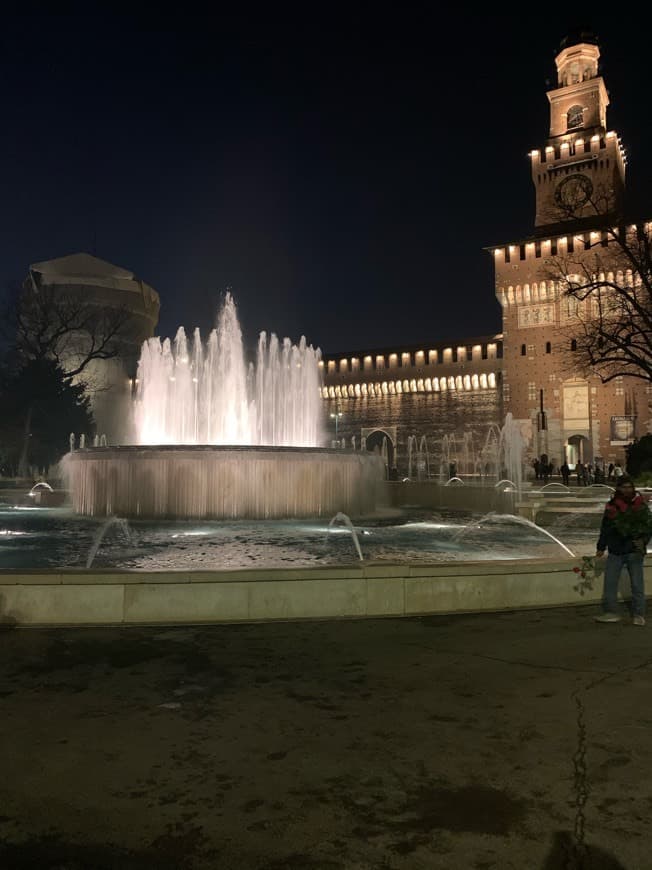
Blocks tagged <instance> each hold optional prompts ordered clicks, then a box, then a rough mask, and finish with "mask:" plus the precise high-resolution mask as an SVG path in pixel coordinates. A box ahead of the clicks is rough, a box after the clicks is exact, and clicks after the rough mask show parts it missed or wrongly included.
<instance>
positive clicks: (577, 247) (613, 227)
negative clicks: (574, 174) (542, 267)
mask: <svg viewBox="0 0 652 870" xmlns="http://www.w3.org/2000/svg"><path fill="white" fill-rule="evenodd" d="M587 207H588V208H589V209H591V210H592V212H593V218H591V216H590V215H589V217H588V220H587V217H586V214H587V212H586V209H587ZM604 208H605V206H604V202H603V201H600V200H599V199H597V198H596V199H594V200H590V201H588V202H587V203H586V204H584V205H583V207H582V212H581V215H580V213H579V212H578V210H577V203H573V202H571V203H569V204H568V205H567V207H566V208H564V207H563V205H561V206H560V210H561V212H562V213H561V217H562V220H565V219H576V220H577V218H579V220H577V222H576V223H574V225H573V228H572V230H571V228H570V227H569V236H572V237H573V242H574V244H573V252H572V253H570V252H567V253H563V254H559V255H558V256H555V257H552V258H551V259H550V261H549V265H548V269H547V274H546V277H547V278H548V279H550V280H551V281H553V282H554V283H556V284H557V286H558V288H559V290H560V295H561V299H562V308H563V311H564V314H565V319H562V322H563V324H564V325H563V326H562V328H561V329H562V333H563V339H564V341H565V342H566V346H567V347H568V348H569V350H570V349H571V348H572V366H573V368H574V369H575V370H578V369H579V370H582V371H584V373H586V374H593V375H597V376H598V377H599V378H600V379H601V381H602V382H603V383H607V382H608V381H611V380H613V379H614V378H617V377H621V376H627V377H633V378H639V379H642V380H644V381H650V380H652V222H649V221H642V222H638V223H633V222H625V221H623V220H618V219H616V218H614V219H613V221H610V219H609V217H608V216H605V217H604V219H603V220H601V221H599V222H598V221H596V217H598V216H600V215H604Z"/></svg>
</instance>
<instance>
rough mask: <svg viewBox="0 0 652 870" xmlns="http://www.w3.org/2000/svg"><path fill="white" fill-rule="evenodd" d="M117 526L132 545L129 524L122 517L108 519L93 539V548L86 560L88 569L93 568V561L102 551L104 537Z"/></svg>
mask: <svg viewBox="0 0 652 870" xmlns="http://www.w3.org/2000/svg"><path fill="white" fill-rule="evenodd" d="M113 525H117V526H119V527H120V528H121V529H122V533H123V534H124V536H125V538H126V539H127V543H128V544H130V543H131V534H130V533H129V523H128V522H127V520H125V519H124V518H122V517H107V519H106V520H105V521H104V522H103V523H102V525H101V526H100V528H99V529H98V530H97V534H96V535H95V537H94V538H93V543H92V544H91V548H90V550H89V551H88V558H87V559H86V568H92V567H93V561H94V559H95V556H97V551H98V550H99V549H100V544H101V543H102V541H103V540H104V536H105V535H106V533H107V532H108V530H109V529H110V528H111V526H113Z"/></svg>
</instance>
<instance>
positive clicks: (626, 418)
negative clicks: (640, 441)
mask: <svg viewBox="0 0 652 870" xmlns="http://www.w3.org/2000/svg"><path fill="white" fill-rule="evenodd" d="M635 432H636V417H633V416H631V415H623V416H620V417H612V418H611V440H610V442H609V443H610V444H611V446H612V447H625V446H627V445H628V444H631V443H632V441H633V440H634V437H635V435H634V433H635Z"/></svg>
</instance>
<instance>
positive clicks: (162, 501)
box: [64, 293, 384, 519]
mask: <svg viewBox="0 0 652 870" xmlns="http://www.w3.org/2000/svg"><path fill="white" fill-rule="evenodd" d="M320 356H321V354H320V351H319V350H313V348H312V347H310V346H308V345H307V343H306V340H305V338H303V337H302V338H301V341H300V342H299V344H298V345H293V344H292V343H291V342H290V340H289V339H287V338H286V339H283V341H279V340H278V339H277V337H276V336H275V335H273V334H272V335H271V336H270V337H269V339H268V337H267V334H266V333H264V332H262V333H261V334H260V339H259V342H258V353H257V359H256V363H255V365H254V364H251V365H249V366H247V365H246V364H245V359H244V352H243V346H242V333H241V330H240V325H239V323H238V319H237V315H236V308H235V303H234V301H233V298H232V297H231V294H230V293H227V294H226V298H225V300H224V304H223V306H222V309H221V310H220V313H219V316H218V322H217V328H216V329H215V330H213V332H212V333H211V334H210V336H209V339H208V342H207V344H206V346H203V345H202V342H201V337H200V335H199V331H198V330H195V333H194V337H193V340H192V342H190V343H189V342H188V340H187V338H186V334H185V331H184V330H183V329H179V330H178V332H177V335H176V338H175V340H174V342H170V341H169V339H166V340H165V341H163V342H161V341H160V339H158V338H153V339H149V340H148V341H146V342H145V343H144V344H143V348H142V353H141V358H140V362H139V364H138V392H137V396H136V413H135V417H136V431H137V441H138V446H135V447H111V448H106V447H104V449H102V450H99V449H93V448H91V449H79V450H75V451H74V452H71V453H69V454H68V456H67V457H66V460H67V461H66V462H65V463H64V465H65V471H66V473H67V476H68V480H69V489H70V490H71V494H72V502H73V507H74V509H75V511H76V512H77V513H81V514H89V515H95V516H111V515H114V514H118V515H120V516H123V517H143V518H176V517H181V518H194V519H238V518H245V519H280V518H307V517H319V516H332V515H333V513H334V512H337V511H346V513H347V514H351V515H356V516H359V515H362V514H368V513H372V512H373V511H374V509H375V505H376V498H377V493H378V484H379V483H380V481H381V480H382V479H383V477H384V473H383V466H382V461H381V460H380V459H379V457H377V456H374V455H373V454H369V453H361V452H355V451H348V450H337V451H334V450H328V449H324V448H321V447H319V446H318V445H319V444H320V443H321V441H322V439H323V437H324V436H323V432H322V428H321V419H322V405H321V397H320V382H321V375H320V370H319V360H320ZM100 444H102V441H101V440H100ZM342 446H343V447H344V445H342Z"/></svg>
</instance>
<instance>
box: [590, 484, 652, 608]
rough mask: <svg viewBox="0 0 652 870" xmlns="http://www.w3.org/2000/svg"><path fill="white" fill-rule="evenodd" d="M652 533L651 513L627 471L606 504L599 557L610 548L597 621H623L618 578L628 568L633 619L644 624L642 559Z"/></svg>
mask: <svg viewBox="0 0 652 870" xmlns="http://www.w3.org/2000/svg"><path fill="white" fill-rule="evenodd" d="M651 537H652V513H650V509H649V507H648V506H647V503H646V502H645V500H644V498H643V496H642V495H641V494H640V493H638V492H636V488H635V486H634V481H633V480H632V479H631V477H627V476H625V475H623V476H621V477H619V478H618V479H617V481H616V491H615V493H614V494H613V496H612V498H610V499H609V501H608V502H607V505H606V507H605V511H604V515H603V517H602V524H601V526H600V537H599V538H598V544H597V547H596V557H597V558H602V557H603V556H604V554H605V550H607V551H608V556H607V564H606V566H605V572H604V582H603V589H602V613H601V614H600V616H596V617H595V621H596V622H620V615H619V613H618V580H619V578H620V572H621V571H622V570H623V568H627V571H628V573H629V579H630V581H631V584H632V622H633V623H634V625H645V587H644V581H643V559H644V558H645V553H646V550H647V544H648V541H649V540H650V538H651Z"/></svg>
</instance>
